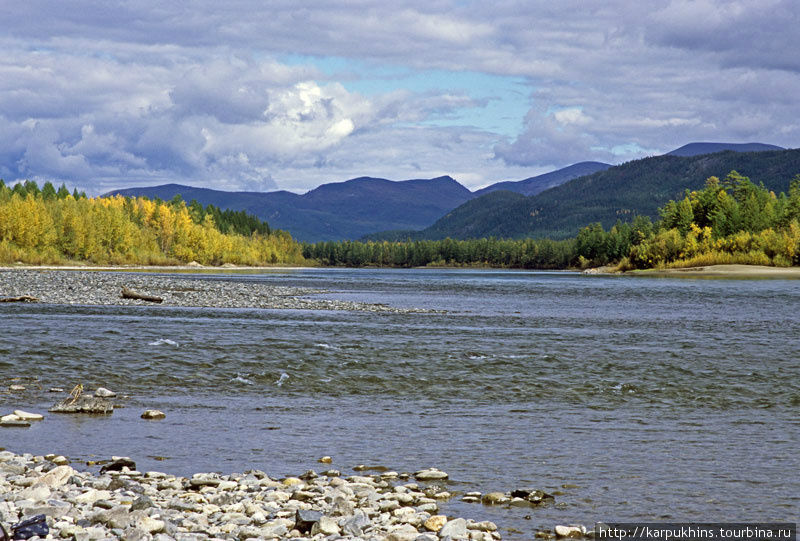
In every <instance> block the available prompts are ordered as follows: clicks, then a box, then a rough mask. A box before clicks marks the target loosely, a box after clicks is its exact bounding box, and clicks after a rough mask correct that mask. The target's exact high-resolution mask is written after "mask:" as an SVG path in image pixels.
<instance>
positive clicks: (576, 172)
mask: <svg viewBox="0 0 800 541" xmlns="http://www.w3.org/2000/svg"><path fill="white" fill-rule="evenodd" d="M609 167H611V164H608V163H602V162H580V163H576V164H573V165H570V166H568V167H564V168H563V169H558V170H556V171H551V172H549V173H545V174H543V175H538V176H535V177H530V178H526V179H525V180H518V181H516V182H514V181H506V182H497V183H495V184H492V185H491V186H487V187H486V188H483V189H480V190H476V191H474V192H473V193H474V194H475V195H476V196H480V195H484V194H487V193H489V192H495V191H497V190H508V191H511V192H516V193H520V194H522V195H536V194H538V193H541V192H543V191H545V190H549V189H550V188H555V187H556V186H560V185H561V184H564V183H565V182H567V181H570V180H572V179H574V178H578V177H582V176H584V175H591V174H592V173H596V172H598V171H605V170H606V169H608V168H609Z"/></svg>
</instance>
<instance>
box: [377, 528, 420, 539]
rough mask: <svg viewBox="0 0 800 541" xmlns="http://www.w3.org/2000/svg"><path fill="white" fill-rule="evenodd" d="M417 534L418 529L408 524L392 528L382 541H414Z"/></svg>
mask: <svg viewBox="0 0 800 541" xmlns="http://www.w3.org/2000/svg"><path fill="white" fill-rule="evenodd" d="M418 536H419V531H418V530H417V529H416V528H415V527H413V526H412V525H410V524H403V525H402V526H400V527H398V528H395V529H393V530H392V531H390V532H389V535H387V536H386V537H384V541H414V540H415V539H416V538H417V537H418Z"/></svg>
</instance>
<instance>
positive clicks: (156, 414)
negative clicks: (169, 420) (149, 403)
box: [142, 410, 167, 420]
mask: <svg viewBox="0 0 800 541" xmlns="http://www.w3.org/2000/svg"><path fill="white" fill-rule="evenodd" d="M166 416H167V415H166V414H165V413H164V412H163V411H159V410H145V412H144V413H142V419H150V420H153V419H163V418H165V417H166Z"/></svg>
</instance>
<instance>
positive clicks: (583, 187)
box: [376, 149, 800, 239]
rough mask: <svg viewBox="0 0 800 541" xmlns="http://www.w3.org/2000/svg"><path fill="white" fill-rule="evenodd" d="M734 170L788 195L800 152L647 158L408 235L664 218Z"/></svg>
mask: <svg viewBox="0 0 800 541" xmlns="http://www.w3.org/2000/svg"><path fill="white" fill-rule="evenodd" d="M734 169H735V170H736V171H738V172H739V173H741V174H743V175H745V176H748V177H750V179H751V180H752V181H753V182H756V183H759V182H763V183H764V185H765V186H766V187H767V188H769V189H771V190H774V191H775V192H779V191H787V190H788V188H789V182H790V181H791V179H792V178H793V177H794V176H795V175H796V174H798V173H800V149H794V150H773V151H762V152H735V151H730V150H729V151H724V152H717V153H714V154H704V155H698V156H688V157H683V156H674V155H664V156H654V157H650V158H644V159H641V160H636V161H632V162H628V163H625V164H622V165H618V166H615V167H611V168H609V169H606V170H604V171H599V172H597V173H594V174H591V175H587V176H583V177H579V178H576V179H574V180H571V181H569V182H566V183H565V184H562V185H561V186H557V187H555V188H552V189H550V190H547V191H544V192H542V193H540V194H538V195H535V196H530V197H520V196H518V195H516V194H508V192H505V193H506V194H507V195H506V196H505V197H504V196H502V195H501V194H503V193H504V192H495V193H489V194H486V195H483V196H481V197H478V198H476V199H473V200H471V201H469V202H467V203H465V204H463V205H461V206H460V207H457V208H455V209H453V210H451V211H450V212H448V213H447V214H446V215H445V216H444V217H442V218H441V219H440V220H438V221H437V222H436V223H434V224H433V225H432V226H430V227H428V228H426V229H424V230H422V231H419V232H416V233H413V234H409V237H410V238H412V239H442V238H446V237H450V238H460V239H463V238H481V237H490V236H495V237H504V238H521V237H540V238H541V237H549V238H554V239H556V238H566V237H571V236H574V235H576V234H577V232H578V230H579V229H580V228H581V227H583V226H585V225H588V224H590V223H594V222H600V223H602V224H603V226H604V227H606V228H609V227H611V226H612V225H613V224H614V223H615V222H616V221H617V220H618V219H621V220H623V221H627V220H630V219H632V218H633V217H634V216H636V215H644V216H650V217H652V218H657V214H658V208H659V207H661V206H663V205H664V204H665V203H666V202H667V201H668V200H670V199H675V198H680V197H682V195H683V192H684V190H686V189H687V188H688V189H698V188H701V187H702V186H703V185H704V184H705V180H706V179H707V178H708V177H710V176H718V177H720V178H723V177H724V176H725V175H727V174H728V173H729V172H730V171H731V170H734ZM376 237H379V236H376Z"/></svg>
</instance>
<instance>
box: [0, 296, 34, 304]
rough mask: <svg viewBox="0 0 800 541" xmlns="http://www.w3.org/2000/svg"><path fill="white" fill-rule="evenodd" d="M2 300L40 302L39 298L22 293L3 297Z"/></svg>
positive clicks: (0, 300)
mask: <svg viewBox="0 0 800 541" xmlns="http://www.w3.org/2000/svg"><path fill="white" fill-rule="evenodd" d="M0 302H39V299H37V298H36V297H31V296H30V295H20V296H19V297H3V298H2V299H0Z"/></svg>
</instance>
